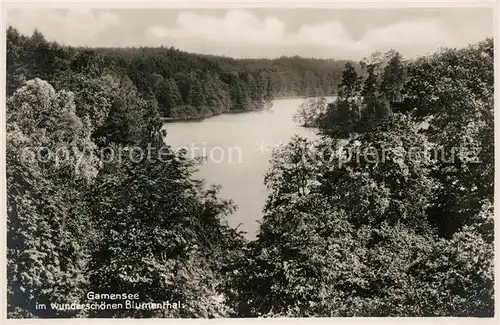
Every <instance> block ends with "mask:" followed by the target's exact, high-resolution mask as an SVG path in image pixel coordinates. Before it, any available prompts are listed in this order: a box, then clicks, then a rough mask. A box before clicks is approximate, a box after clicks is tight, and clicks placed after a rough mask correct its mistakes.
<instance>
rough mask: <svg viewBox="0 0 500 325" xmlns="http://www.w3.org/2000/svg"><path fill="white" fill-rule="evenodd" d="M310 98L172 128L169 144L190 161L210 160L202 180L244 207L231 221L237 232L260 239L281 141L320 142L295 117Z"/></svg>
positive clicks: (202, 170)
mask: <svg viewBox="0 0 500 325" xmlns="http://www.w3.org/2000/svg"><path fill="white" fill-rule="evenodd" d="M303 101H304V99H278V100H275V101H274V104H273V107H272V108H271V109H270V110H266V111H259V112H249V113H240V114H225V115H219V116H216V117H212V118H209V119H206V120H203V121H200V122H175V123H167V124H165V126H164V128H165V129H167V132H168V134H167V137H166V139H165V141H166V143H167V144H169V145H171V146H172V147H173V148H174V149H178V148H181V147H184V148H186V149H187V150H188V155H189V156H205V157H207V160H206V162H205V163H204V164H203V165H202V166H200V170H199V172H198V175H196V176H199V177H201V178H204V179H205V180H206V182H207V184H220V185H222V190H221V193H220V195H221V197H224V198H229V199H232V200H233V201H234V203H236V205H237V206H238V209H237V211H236V212H235V213H234V214H233V215H231V216H228V218H227V219H228V223H229V225H230V226H232V227H236V226H238V225H239V224H242V225H241V226H240V227H239V228H238V229H240V230H244V231H246V232H247V234H248V237H254V236H255V233H256V231H257V230H258V222H257V221H258V220H259V219H260V218H261V216H262V209H263V207H264V204H265V201H266V198H267V190H266V187H265V185H264V175H265V174H266V172H267V171H268V169H269V166H270V164H269V159H270V158H271V151H272V149H273V148H275V147H276V145H277V144H278V143H280V141H281V142H282V143H288V142H289V141H290V139H291V138H292V137H293V135H294V134H297V135H300V136H304V137H307V138H311V139H312V138H314V137H315V131H314V130H313V129H306V128H303V127H300V126H298V125H297V124H295V123H294V122H293V121H292V116H293V114H294V113H295V112H296V110H297V107H298V106H299V105H300V104H301V103H302V102H303Z"/></svg>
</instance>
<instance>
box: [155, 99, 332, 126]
mask: <svg viewBox="0 0 500 325" xmlns="http://www.w3.org/2000/svg"><path fill="white" fill-rule="evenodd" d="M333 96H336V95H328V96H326V95H325V96H278V97H275V98H274V99H273V101H274V100H281V99H309V98H316V97H333ZM272 107H273V105H271V106H269V107H264V108H260V109H254V110H243V109H240V110H232V111H226V112H222V113H219V114H214V115H209V116H201V117H159V120H160V121H161V122H163V123H175V122H201V121H203V120H206V119H209V118H212V117H216V116H219V115H225V114H243V113H253V112H260V111H265V110H269V109H271V108H272Z"/></svg>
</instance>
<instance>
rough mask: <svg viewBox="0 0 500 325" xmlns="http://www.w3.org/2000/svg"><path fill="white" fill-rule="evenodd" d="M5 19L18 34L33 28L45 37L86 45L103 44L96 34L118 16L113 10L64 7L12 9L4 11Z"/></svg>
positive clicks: (112, 23) (114, 24) (117, 22)
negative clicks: (63, 9) (64, 9)
mask: <svg viewBox="0 0 500 325" xmlns="http://www.w3.org/2000/svg"><path fill="white" fill-rule="evenodd" d="M7 21H8V23H9V24H10V25H12V26H14V27H16V28H17V29H18V30H19V31H20V32H21V33H22V34H26V35H31V33H32V32H33V30H34V29H35V28H36V29H38V30H39V31H40V32H41V33H42V34H43V35H44V36H45V37H46V38H47V39H48V40H56V41H58V42H62V43H65V44H68V45H89V46H100V45H105V44H102V40H101V39H100V38H99V36H100V35H101V34H102V33H106V32H108V31H109V30H110V29H111V28H113V27H117V26H119V25H120V19H119V17H118V15H117V14H115V13H111V12H109V11H103V10H99V11H96V10H91V9H84V8H75V9H68V10H67V11H65V12H62V11H55V10H50V9H32V10H27V9H22V10H21V9H12V10H9V11H8V13H7Z"/></svg>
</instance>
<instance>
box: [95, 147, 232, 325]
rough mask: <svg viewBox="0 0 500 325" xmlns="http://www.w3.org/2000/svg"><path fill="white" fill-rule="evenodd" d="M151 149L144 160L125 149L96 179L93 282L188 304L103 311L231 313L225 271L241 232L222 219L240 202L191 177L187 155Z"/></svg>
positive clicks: (177, 314) (148, 297) (123, 313)
mask: <svg viewBox="0 0 500 325" xmlns="http://www.w3.org/2000/svg"><path fill="white" fill-rule="evenodd" d="M150 144H151V143H150ZM139 148H140V147H139ZM142 149H144V150H146V148H145V147H142ZM147 150H148V151H147V152H148V154H149V155H148V158H146V157H143V159H142V160H137V159H140V156H139V155H137V154H136V155H134V153H133V152H132V151H130V152H122V156H120V158H119V159H114V160H113V161H112V162H110V163H109V164H106V165H105V166H104V167H103V170H102V171H101V173H100V176H99V178H98V180H97V181H96V185H95V188H94V193H93V195H92V197H93V198H94V199H95V205H94V209H95V213H94V216H95V218H96V219H97V220H96V222H97V223H98V224H100V225H101V229H102V232H103V237H102V238H103V240H102V241H101V242H100V244H99V245H98V246H96V247H95V250H94V252H93V254H92V260H91V270H92V271H91V284H92V288H95V289H96V290H97V289H99V290H100V291H101V292H102V291H103V290H104V291H106V290H108V291H109V292H122V291H123V292H129V293H138V294H139V295H140V302H162V301H171V302H176V301H181V302H182V303H183V304H185V307H184V308H182V309H178V310H134V309H133V310H111V311H101V312H98V313H97V314H96V316H100V317H111V316H114V317H126V316H129V317H130V316H133V317H152V316H156V317H158V316H161V317H216V316H224V315H226V314H227V312H228V311H227V308H226V307H225V305H224V304H223V303H222V302H221V301H220V299H223V295H222V292H221V291H220V288H219V287H218V285H219V284H222V281H223V280H222V274H221V273H218V268H220V267H221V264H222V263H223V260H224V257H223V256H224V254H227V253H229V249H227V248H226V247H227V246H226V245H231V242H232V240H233V239H232V238H234V237H233V235H234V234H232V233H234V231H233V230H232V229H230V228H228V226H227V225H225V224H223V223H222V220H223V219H222V218H223V216H224V215H225V214H228V213H230V212H231V211H232V209H233V206H232V204H231V202H229V201H226V200H221V199H219V198H217V196H216V195H217V192H218V190H217V188H212V189H209V190H204V189H203V184H202V183H201V182H199V181H195V180H193V179H192V178H191V175H192V173H193V172H194V167H195V166H194V165H193V162H192V161H189V160H188V159H187V158H186V157H185V154H183V153H180V154H179V155H178V154H176V153H175V152H173V150H172V149H170V148H169V147H165V146H164V145H163V144H162V143H161V142H154V143H152V147H151V149H149V148H148V149H147ZM233 245H234V244H233ZM105 288H108V289H105Z"/></svg>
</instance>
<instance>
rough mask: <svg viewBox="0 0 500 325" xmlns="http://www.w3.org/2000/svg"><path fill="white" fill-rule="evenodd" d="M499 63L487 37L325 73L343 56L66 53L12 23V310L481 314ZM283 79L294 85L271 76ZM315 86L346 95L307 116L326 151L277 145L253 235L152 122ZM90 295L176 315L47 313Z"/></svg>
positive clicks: (488, 282)
mask: <svg viewBox="0 0 500 325" xmlns="http://www.w3.org/2000/svg"><path fill="white" fill-rule="evenodd" d="M165 53H168V55H165ZM493 57H494V55H493V40H491V39H487V40H485V41H483V42H481V43H479V44H476V45H473V46H469V47H467V48H462V49H444V50H441V51H439V52H437V53H435V54H433V55H429V56H425V57H421V58H419V59H417V60H412V61H408V60H405V59H404V58H403V57H402V56H401V55H400V54H399V53H397V52H395V51H391V52H388V53H386V54H374V55H372V56H371V57H370V58H367V59H365V60H363V61H362V62H359V63H349V62H345V64H342V67H341V71H340V73H339V74H338V75H336V72H334V71H336V70H335V69H336V68H334V66H335V64H336V63H335V62H336V61H318V60H309V59H301V58H282V59H277V60H263V61H258V60H257V61H253V60H232V59H228V58H212V57H207V56H200V55H194V54H187V53H184V52H180V51H177V50H174V49H161V48H160V49H74V48H68V47H64V46H60V45H58V44H57V43H51V42H47V41H46V40H45V39H44V37H43V35H41V34H40V33H38V32H35V33H34V34H33V35H32V36H30V37H27V36H23V35H20V34H19V33H18V32H17V31H16V30H15V29H14V28H9V29H8V30H7V95H8V96H7V103H6V118H7V125H6V162H7V165H6V167H7V171H6V178H7V213H8V217H7V259H8V264H7V276H8V281H7V285H8V292H7V294H8V306H7V309H8V310H7V312H8V316H9V317H11V318H25V317H41V318H46V317H205V318H213V317H276V316H287V317H298V316H300V317H308V316H316V317H321V316H322V317H329V316H480V317H485V316H487V317H492V316H493V315H494V292H493V283H494V279H493V273H494V272H493V270H494V268H493V255H494V251H493V179H494V143H493V134H494V132H493V131H494V129H493V106H494V105H493V93H494V91H493V89H494V87H493V84H494V83H493ZM334 63H335V64H334ZM330 64H332V66H331V67H330V66H329V65H330ZM323 65H324V66H323ZM326 66H329V67H326ZM287 67H288V68H287ZM290 67H296V68H290ZM301 67H304V71H303V72H300V69H301ZM273 69H280V70H281V71H282V75H280V76H278V77H277V75H274V74H273V73H274V72H276V70H273ZM288 69H290V70H288ZM294 69H296V70H294ZM151 70H154V71H155V72H154V73H156V75H153V73H151V74H149V71H151ZM306 70H307V71H308V72H307V74H312V75H314V76H315V77H311V80H312V81H311V82H309V81H308V80H304V79H302V78H303V77H304V76H305V74H306V72H305V71H306ZM319 70H325V71H319ZM326 70H328V71H326ZM273 71H274V72H273ZM290 71H291V72H290ZM316 71H318V72H316ZM301 73H304V75H302V74H301ZM284 75H287V76H290V75H294V76H295V77H297V79H293V81H290V83H288V84H287V82H285V81H282V83H281V84H279V83H276V82H275V81H274V80H277V79H280V80H284V79H283V76H284ZM152 76H154V77H152ZM319 76H321V77H320V78H317V77H319ZM324 76H336V77H335V78H337V77H338V78H339V80H338V81H335V78H333V79H332V78H330V77H324ZM150 77H152V78H150ZM295 77H294V78H295ZM323 78H326V79H327V80H326V81H322V82H321V83H320V82H319V80H324V79H323ZM291 80H292V79H291ZM316 82H318V83H317V84H315V83H316ZM207 83H208V84H209V86H207ZM276 84H279V86H276ZM308 84H309V85H310V86H309V90H307V87H306V86H305V85H308ZM313 84H315V85H314V86H312V85H313ZM159 85H162V86H159ZM317 85H318V86H317ZM319 85H322V86H321V87H325V88H321V87H320V86H319ZM207 87H208V88H207ZM275 87H277V88H275ZM328 87H337V89H335V90H334V89H331V88H328ZM312 88H314V89H322V92H323V94H327V93H329V92H330V91H331V92H333V93H338V97H337V99H336V100H335V101H334V102H332V103H327V102H326V100H324V99H321V98H320V99H315V100H313V101H311V102H309V103H308V104H306V105H304V106H303V107H301V109H300V110H299V112H298V114H297V120H298V121H299V122H301V123H302V124H305V125H314V126H316V127H317V128H318V130H319V137H318V140H317V141H315V142H313V143H312V142H310V141H308V140H306V139H302V138H298V137H297V138H295V139H294V140H293V141H292V142H290V143H289V144H287V145H286V146H284V147H282V148H280V149H277V150H275V151H274V152H273V157H272V160H271V168H270V170H269V172H268V174H267V175H266V177H265V183H266V186H267V187H268V189H269V191H270V195H269V197H268V199H267V203H266V206H265V209H264V212H263V216H262V221H261V224H260V228H259V233H258V235H257V238H256V239H255V240H248V239H246V238H245V237H244V236H243V234H242V233H240V232H239V231H237V230H235V229H233V228H231V227H229V226H228V225H227V222H226V216H228V215H230V214H231V213H232V212H233V211H234V209H235V206H234V204H233V203H232V202H231V201H230V200H228V199H225V198H221V197H220V195H219V194H218V193H219V187H217V186H213V187H207V186H206V185H205V184H204V182H203V181H202V180H198V179H196V178H195V177H194V176H193V173H194V172H195V170H196V168H197V161H195V160H191V159H189V158H187V156H186V153H185V152H183V151H180V152H177V151H175V150H173V149H172V148H170V147H169V146H166V145H165V144H164V143H163V138H162V134H161V132H160V128H161V122H160V120H159V117H160V116H170V117H178V116H192V115H191V113H190V111H192V112H193V114H194V111H196V114H197V115H196V116H202V115H205V111H204V110H209V111H211V112H212V113H210V114H216V113H217V112H218V113H220V112H223V111H231V110H240V109H260V106H261V105H265V103H266V102H267V101H269V100H270V99H271V98H272V97H273V94H278V95H293V94H295V95H296V94H302V95H304V94H306V92H307V91H311V89H312ZM314 91H316V90H314ZM316 94H317V95H318V94H319V95H321V94H322V93H321V91H319V92H317V93H316ZM307 95H310V94H307ZM210 96H213V97H210ZM219 96H220V97H219ZM200 98H201V99H200ZM203 98H204V99H203ZM208 98H211V99H212V100H213V101H211V100H208ZM202 99H203V100H202ZM249 99H250V100H249ZM172 103H175V104H172ZM203 103H205V105H206V106H203ZM209 103H210V104H209ZM214 103H217V104H214ZM225 103H229V106H223V104H225ZM242 103H252V104H251V105H250V106H252V108H250V106H245V105H243V106H242ZM263 103H264V104H263ZM198 104H200V105H198ZM212 105H215V106H212ZM217 105H221V106H217ZM204 107H205V108H204ZM217 107H219V110H218V111H217V110H215V111H214V109H216V108H217ZM173 112H177V113H175V114H174V113H173ZM186 112H187V113H186ZM200 112H201V113H200ZM183 114H184V115H183ZM210 114H208V115H210ZM119 148H122V149H123V148H124V149H125V150H117V149H119ZM132 148H134V149H144V151H148V150H149V152H152V154H153V155H154V156H157V155H158V156H159V155H160V154H161V155H162V157H163V159H162V161H161V162H159V161H157V160H148V159H143V160H139V162H138V160H137V159H134V158H137V157H135V156H134V154H133V153H132ZM457 148H462V149H463V148H468V149H469V151H467V152H464V150H461V151H459V152H457V151H456V149H457ZM478 148H479V149H478ZM61 149H64V150H61ZM381 149H384V150H385V151H384V152H385V156H384V158H383V159H381V160H378V161H374V160H373V159H374V158H373V155H371V156H370V159H368V157H367V156H366V155H361V156H360V155H358V156H356V155H350V153H357V152H364V151H372V152H375V153H377V152H380V150H381ZM475 149H478V150H475ZM471 150H472V151H471ZM117 152H118V155H116V154H117ZM134 152H137V151H136V150H134ZM471 152H472V153H473V155H470V153H471ZM467 153H469V155H468V154H467ZM304 157H305V158H306V159H304ZM354 158H355V159H354ZM88 292H99V293H131V294H134V293H138V294H139V297H140V299H139V301H140V302H161V301H166V300H169V301H182V302H183V304H184V306H183V308H179V309H171V310H149V309H134V308H132V309H116V310H111V309H107V310H102V309H92V308H89V309H73V310H58V309H57V306H56V305H54V304H57V303H60V304H64V303H80V304H92V303H93V301H92V299H89V296H88ZM40 304H44V305H46V306H49V307H48V308H38V307H37V306H39V305H40ZM51 304H52V305H51Z"/></svg>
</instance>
